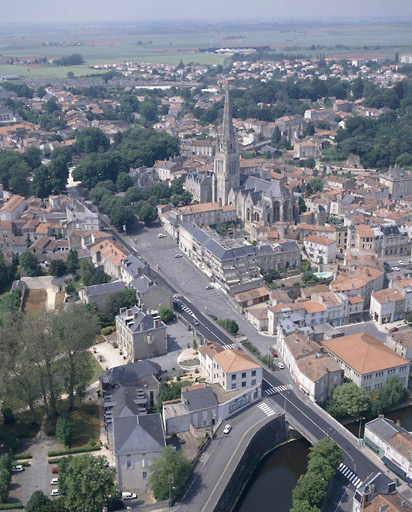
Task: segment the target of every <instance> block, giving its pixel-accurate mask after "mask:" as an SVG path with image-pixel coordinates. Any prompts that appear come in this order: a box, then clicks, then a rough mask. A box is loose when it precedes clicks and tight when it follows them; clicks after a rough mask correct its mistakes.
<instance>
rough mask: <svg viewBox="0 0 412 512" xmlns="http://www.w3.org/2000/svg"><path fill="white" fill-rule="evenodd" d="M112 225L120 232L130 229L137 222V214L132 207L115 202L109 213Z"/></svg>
mask: <svg viewBox="0 0 412 512" xmlns="http://www.w3.org/2000/svg"><path fill="white" fill-rule="evenodd" d="M109 219H110V223H111V224H113V226H114V227H115V228H116V229H118V230H119V231H120V230H122V229H123V226H126V229H127V228H129V227H130V226H131V225H132V224H133V223H134V222H136V214H135V212H134V210H133V208H132V207H131V206H130V205H126V204H124V203H123V202H120V201H118V202H115V203H114V204H113V206H112V208H111V211H110V213H109Z"/></svg>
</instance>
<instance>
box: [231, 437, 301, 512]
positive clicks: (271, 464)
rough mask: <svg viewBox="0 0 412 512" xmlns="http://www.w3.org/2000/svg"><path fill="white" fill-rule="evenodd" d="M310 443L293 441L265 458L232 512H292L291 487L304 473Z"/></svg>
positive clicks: (292, 487) (299, 440)
mask: <svg viewBox="0 0 412 512" xmlns="http://www.w3.org/2000/svg"><path fill="white" fill-rule="evenodd" d="M309 447H310V444H309V443H308V442H307V441H306V440H305V439H298V440H296V441H291V442H290V443H287V444H285V445H283V446H281V447H280V448H276V449H275V450H273V451H272V452H270V453H269V454H268V455H266V457H264V458H263V459H262V460H261V461H260V463H259V465H258V467H257V468H256V470H255V472H254V473H253V475H252V478H251V479H250V480H249V483H248V484H247V486H246V488H245V490H244V491H243V493H242V495H241V496H240V498H239V501H238V503H237V505H236V507H235V509H234V511H233V512H257V511H259V512H275V511H276V512H289V510H290V509H291V506H292V490H293V489H294V487H295V486H296V482H297V481H298V478H299V477H300V475H302V474H303V473H305V471H306V464H307V457H308V453H309Z"/></svg>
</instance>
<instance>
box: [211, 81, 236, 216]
mask: <svg viewBox="0 0 412 512" xmlns="http://www.w3.org/2000/svg"><path fill="white" fill-rule="evenodd" d="M212 183H213V184H212V187H213V189H212V197H213V201H214V202H216V203H218V204H219V206H226V205H227V204H228V196H229V192H230V190H231V189H232V188H239V186H240V165H239V149H238V144H237V135H236V131H235V128H234V126H233V121H232V112H231V109H230V99H229V88H228V87H226V93H225V108H224V111H223V122H222V131H221V134H220V136H219V137H218V141H217V147H216V155H215V162H214V172H213V181H212Z"/></svg>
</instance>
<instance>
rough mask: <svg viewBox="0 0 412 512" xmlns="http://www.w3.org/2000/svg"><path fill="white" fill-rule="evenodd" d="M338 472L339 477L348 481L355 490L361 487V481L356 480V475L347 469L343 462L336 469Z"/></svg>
mask: <svg viewBox="0 0 412 512" xmlns="http://www.w3.org/2000/svg"><path fill="white" fill-rule="evenodd" d="M338 471H339V473H340V474H341V475H343V476H344V477H345V478H347V479H348V480H349V482H350V483H351V484H353V485H354V486H355V487H356V488H358V487H359V486H360V485H362V480H361V479H360V478H358V476H357V475H356V473H354V472H353V471H352V470H351V469H349V468H348V467H347V466H345V464H343V462H341V463H340V465H339V467H338Z"/></svg>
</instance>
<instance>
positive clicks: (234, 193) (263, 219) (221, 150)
mask: <svg viewBox="0 0 412 512" xmlns="http://www.w3.org/2000/svg"><path fill="white" fill-rule="evenodd" d="M212 197H213V201H215V202H216V203H218V204H219V205H221V206H226V205H233V206H235V207H236V212H237V216H238V219H239V220H240V221H241V222H242V224H243V226H244V228H245V229H246V231H248V232H249V233H252V232H255V230H256V228H264V227H269V226H272V225H276V224H282V223H291V222H295V221H297V220H298V217H299V208H298V201H297V198H296V197H294V196H293V194H292V193H291V192H290V191H289V190H288V189H286V188H285V187H284V186H283V185H282V184H281V183H279V182H277V181H276V182H270V181H266V180H263V179H261V178H257V177H255V176H246V175H243V174H240V165H239V150H238V144H237V136H236V131H235V129H234V126H233V122H232V115H231V110H230V103H229V90H228V89H226V95H225V108H224V114H223V123H222V131H221V135H220V136H219V138H218V142H217V149H216V155H215V161H214V173H213V180H212Z"/></svg>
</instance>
